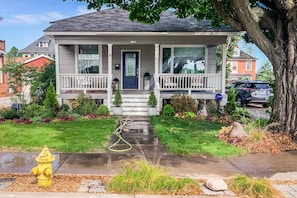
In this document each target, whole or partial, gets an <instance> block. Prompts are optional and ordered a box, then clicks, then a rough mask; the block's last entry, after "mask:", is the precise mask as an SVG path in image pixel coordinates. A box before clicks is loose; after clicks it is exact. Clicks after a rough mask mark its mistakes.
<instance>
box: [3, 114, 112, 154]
mask: <svg viewBox="0 0 297 198" xmlns="http://www.w3.org/2000/svg"><path fill="white" fill-rule="evenodd" d="M116 121H117V119H115V118H110V119H98V120H97V119H95V120H79V121H72V122H53V123H50V124H28V125H26V124H0V149H1V148H8V149H9V148H11V149H16V150H22V151H40V150H41V149H42V148H43V147H44V145H47V146H48V147H49V149H51V150H53V151H56V152H93V151H98V150H102V149H105V148H104V146H105V145H106V143H108V141H109V139H110V135H111V134H112V132H113V130H114V129H115V127H116Z"/></svg>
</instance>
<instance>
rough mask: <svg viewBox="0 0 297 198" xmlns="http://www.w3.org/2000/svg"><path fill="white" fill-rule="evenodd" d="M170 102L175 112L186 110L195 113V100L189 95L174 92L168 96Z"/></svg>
mask: <svg viewBox="0 0 297 198" xmlns="http://www.w3.org/2000/svg"><path fill="white" fill-rule="evenodd" d="M170 103H171V105H172V106H173V108H174V110H175V112H177V113H184V112H188V111H190V112H193V113H197V107H198V104H197V101H196V100H194V99H193V98H191V97H190V96H186V95H180V94H174V95H173V96H171V98H170Z"/></svg>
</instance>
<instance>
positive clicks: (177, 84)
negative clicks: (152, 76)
mask: <svg viewBox="0 0 297 198" xmlns="http://www.w3.org/2000/svg"><path fill="white" fill-rule="evenodd" d="M157 83H158V85H157V89H159V90H160V91H165V90H187V91H189V92H190V93H191V91H199V90H203V91H212V92H215V91H216V90H222V85H221V84H222V74H158V76H157ZM157 83H155V84H157Z"/></svg>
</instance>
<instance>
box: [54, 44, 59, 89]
mask: <svg viewBox="0 0 297 198" xmlns="http://www.w3.org/2000/svg"><path fill="white" fill-rule="evenodd" d="M55 64H56V93H57V95H59V94H60V56H59V44H55Z"/></svg>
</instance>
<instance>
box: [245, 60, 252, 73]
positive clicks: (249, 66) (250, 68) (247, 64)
mask: <svg viewBox="0 0 297 198" xmlns="http://www.w3.org/2000/svg"><path fill="white" fill-rule="evenodd" d="M246 71H252V61H251V60H248V61H246Z"/></svg>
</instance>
